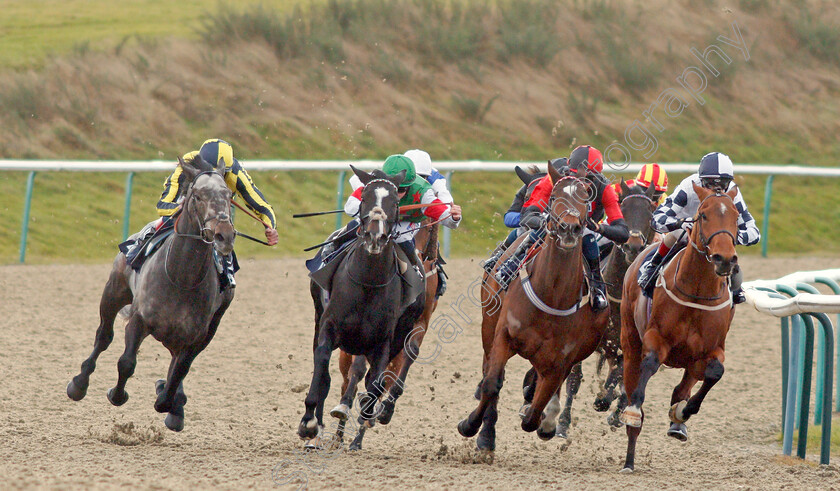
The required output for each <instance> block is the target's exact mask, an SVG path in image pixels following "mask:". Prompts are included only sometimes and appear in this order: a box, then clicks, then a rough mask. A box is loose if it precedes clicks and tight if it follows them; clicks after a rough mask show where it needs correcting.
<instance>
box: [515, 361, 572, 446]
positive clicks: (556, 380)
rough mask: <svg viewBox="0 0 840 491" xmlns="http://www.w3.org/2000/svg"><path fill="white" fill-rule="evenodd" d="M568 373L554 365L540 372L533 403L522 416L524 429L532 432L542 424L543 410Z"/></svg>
mask: <svg viewBox="0 0 840 491" xmlns="http://www.w3.org/2000/svg"><path fill="white" fill-rule="evenodd" d="M567 375H568V371H566V372H565V373H563V371H561V370H558V369H556V368H554V367H552V369H551V370H550V371H549V370H547V371H544V372H542V373H540V377H539V381H538V382H537V391H536V393H534V401H533V402H532V403H531V407H530V408H528V410H527V411H525V417H524V418H522V429H523V430H525V431H527V432H529V433H530V432H532V431H534V430H536V429H537V428H538V427H539V426H540V423H542V418H543V410H544V409H545V408H546V406H547V405H548V402H549V401H550V400H551V398H552V397H554V396H555V395H556V394H557V390H558V389H559V388H560V385H561V384H562V383H563V379H564V378H565V377H566V376H567ZM543 436H547V435H543Z"/></svg>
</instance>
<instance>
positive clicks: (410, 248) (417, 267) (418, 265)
mask: <svg viewBox="0 0 840 491" xmlns="http://www.w3.org/2000/svg"><path fill="white" fill-rule="evenodd" d="M397 245H398V246H400V248H402V250H403V252H405V255H406V256H408V260H409V261H411V268H412V269H414V271H415V272H416V273H417V274H418V275H420V276H425V275H426V269H425V268H424V267H423V262H422V261H421V260H420V256H419V255H417V251H416V250H415V245H414V240H413V239H412V240H407V241H405V242H399V243H398V244H397Z"/></svg>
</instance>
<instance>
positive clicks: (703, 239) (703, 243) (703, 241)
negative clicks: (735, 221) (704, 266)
mask: <svg viewBox="0 0 840 491" xmlns="http://www.w3.org/2000/svg"><path fill="white" fill-rule="evenodd" d="M723 196H725V197H727V198H729V201H732V202H733V203H734V200H733V199H732V198H731V197H730V196H729V195H728V194H724V193H718V192H716V193H715V194H712V195H709V196H706V198H705V199H704V200H703V201H701V202H700V206H698V207H697V216H695V217H694V220H693V221H694V223H696V224H697V235H698V236H699V238H700V247H698V246H697V244H695V243H694V241H693V240H690V238H689V242H691V246H692V247H694V249H695V250H696V251H697V252H699V253H700V254H703V256H704V257H705V258H706V260H707V261H709V262H712V255H711V253H710V251H709V243H710V242H711V241H712V239H713V238H714V236H715V235H718V234H726V235H728V236H729V238H730V239H732V245H738V240H737V239H736V238H735V236H734V235H732V232H730V231H729V230H726V229H720V230H717V231H715V232H713V233H712V234H711V235H709V236H708V237H707V236H706V234H705V233H704V232H703V220H708V218H706V217H705V215H701V214H700V208H702V207H703V203H705V202H706V200H707V199H709V198H712V197H723ZM701 247H702V249H701Z"/></svg>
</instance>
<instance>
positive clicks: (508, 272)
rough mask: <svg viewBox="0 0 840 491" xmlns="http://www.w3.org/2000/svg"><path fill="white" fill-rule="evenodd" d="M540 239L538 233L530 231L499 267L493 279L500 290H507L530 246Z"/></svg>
mask: <svg viewBox="0 0 840 491" xmlns="http://www.w3.org/2000/svg"><path fill="white" fill-rule="evenodd" d="M540 238H541V237H540V235H539V232H538V231H537V230H532V231H531V233H529V234H528V236H527V237H525V239H523V240H522V242H520V243H519V245H518V246H517V247H516V250H515V251H513V254H511V255H510V257H508V258H507V260H506V261H505V262H504V264H502V265H501V266H499V269H498V270H497V271H496V275H495V276H494V278H495V280H496V282H497V283H498V284H499V286H501V287H502V289H505V290H507V287H508V285H509V284H510V281H511V280H512V279H513V278H514V276H516V274H517V273H518V272H519V266H520V265H521V264H522V260H523V259H525V255H526V254H528V251H529V250H530V249H531V246H532V245H533V244H534V243H535V242H536V241H537V240H539V239H540Z"/></svg>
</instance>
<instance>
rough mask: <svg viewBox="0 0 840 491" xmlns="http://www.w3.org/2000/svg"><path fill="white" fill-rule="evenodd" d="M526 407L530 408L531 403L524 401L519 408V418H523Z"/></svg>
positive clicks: (526, 411)
mask: <svg viewBox="0 0 840 491" xmlns="http://www.w3.org/2000/svg"><path fill="white" fill-rule="evenodd" d="M528 409H531V403H529V402H526V403H525V404H523V405H522V407H520V408H519V417H520V418H521V419H525V415H526V414H527V413H528Z"/></svg>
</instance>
